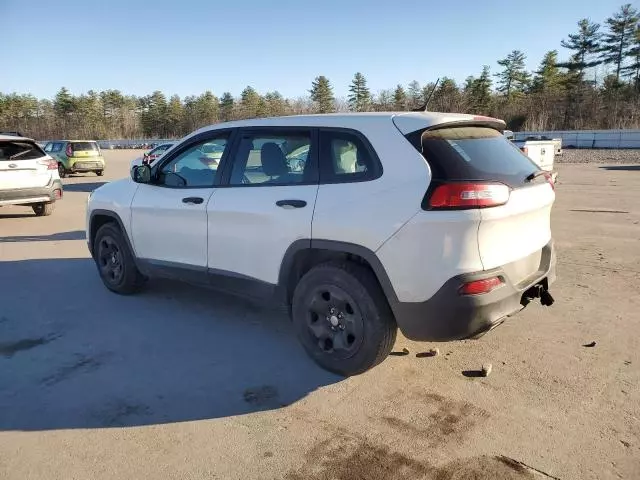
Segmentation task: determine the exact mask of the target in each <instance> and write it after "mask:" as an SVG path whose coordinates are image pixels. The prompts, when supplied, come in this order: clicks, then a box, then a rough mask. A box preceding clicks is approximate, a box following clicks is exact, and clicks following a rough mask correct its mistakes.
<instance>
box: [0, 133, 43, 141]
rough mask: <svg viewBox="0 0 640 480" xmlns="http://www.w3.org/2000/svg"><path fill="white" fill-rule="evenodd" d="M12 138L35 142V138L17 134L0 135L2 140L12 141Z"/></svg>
mask: <svg viewBox="0 0 640 480" xmlns="http://www.w3.org/2000/svg"><path fill="white" fill-rule="evenodd" d="M11 140H26V141H28V142H35V140H34V139H33V138H28V137H18V136H16V135H0V141H11Z"/></svg>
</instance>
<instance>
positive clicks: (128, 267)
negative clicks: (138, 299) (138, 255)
mask: <svg viewBox="0 0 640 480" xmlns="http://www.w3.org/2000/svg"><path fill="white" fill-rule="evenodd" d="M93 255H94V259H95V262H96V266H97V267H98V273H99V274H100V278H101V279H102V282H103V283H104V285H105V287H107V288H108V289H109V290H111V291H112V292H115V293H119V294H121V295H130V294H132V293H136V292H137V291H139V290H140V289H141V288H142V286H143V284H144V276H143V275H142V274H141V273H140V271H139V270H138V268H137V267H136V263H135V259H134V257H133V253H132V252H131V250H129V245H128V244H127V242H126V240H125V238H124V234H123V232H122V231H121V230H120V228H119V227H118V226H117V225H116V224H114V223H107V224H105V225H103V226H102V227H100V228H99V229H98V232H97V233H96V238H95V240H94V242H93Z"/></svg>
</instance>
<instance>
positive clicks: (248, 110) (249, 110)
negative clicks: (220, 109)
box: [240, 86, 262, 118]
mask: <svg viewBox="0 0 640 480" xmlns="http://www.w3.org/2000/svg"><path fill="white" fill-rule="evenodd" d="M261 100H262V99H261V97H260V95H259V94H258V92H256V91H255V89H254V88H253V87H251V86H247V87H246V88H245V89H244V90H243V91H242V93H241V94H240V115H241V116H242V118H255V117H258V116H259V115H260V108H261Z"/></svg>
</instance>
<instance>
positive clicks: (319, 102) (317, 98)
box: [309, 75, 335, 113]
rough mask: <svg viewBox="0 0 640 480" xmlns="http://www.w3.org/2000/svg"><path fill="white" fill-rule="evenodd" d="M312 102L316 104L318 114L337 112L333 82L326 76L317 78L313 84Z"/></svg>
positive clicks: (311, 91) (310, 91)
mask: <svg viewBox="0 0 640 480" xmlns="http://www.w3.org/2000/svg"><path fill="white" fill-rule="evenodd" d="M309 93H310V94H311V100H313V101H314V102H315V104H316V111H317V112H318V113H330V112H333V111H334V110H335V106H334V97H333V87H332V86H331V82H329V79H328V78H327V77H325V76H324V75H320V76H319V77H316V78H315V80H314V81H313V82H312V83H311V90H309Z"/></svg>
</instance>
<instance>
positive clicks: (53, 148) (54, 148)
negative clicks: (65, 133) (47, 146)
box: [51, 143, 62, 152]
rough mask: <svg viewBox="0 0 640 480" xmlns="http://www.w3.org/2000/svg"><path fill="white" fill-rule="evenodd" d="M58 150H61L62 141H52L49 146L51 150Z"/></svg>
mask: <svg viewBox="0 0 640 480" xmlns="http://www.w3.org/2000/svg"><path fill="white" fill-rule="evenodd" d="M60 150H62V143H54V144H52V146H51V151H52V152H59V151H60Z"/></svg>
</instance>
